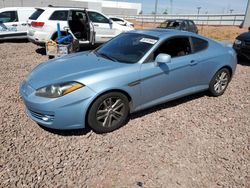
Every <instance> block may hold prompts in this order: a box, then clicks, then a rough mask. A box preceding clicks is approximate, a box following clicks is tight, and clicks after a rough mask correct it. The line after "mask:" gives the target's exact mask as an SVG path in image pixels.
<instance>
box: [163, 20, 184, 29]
mask: <svg viewBox="0 0 250 188" xmlns="http://www.w3.org/2000/svg"><path fill="white" fill-rule="evenodd" d="M180 24H181V22H179V21H166V22H164V23H161V25H160V28H177V27H179V26H180Z"/></svg>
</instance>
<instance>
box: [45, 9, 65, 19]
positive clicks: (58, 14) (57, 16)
mask: <svg viewBox="0 0 250 188" xmlns="http://www.w3.org/2000/svg"><path fill="white" fill-rule="evenodd" d="M68 14H69V12H68V11H67V10H63V11H62V10H60V11H55V12H53V14H52V15H51V16H50V18H49V20H60V21H66V20H68Z"/></svg>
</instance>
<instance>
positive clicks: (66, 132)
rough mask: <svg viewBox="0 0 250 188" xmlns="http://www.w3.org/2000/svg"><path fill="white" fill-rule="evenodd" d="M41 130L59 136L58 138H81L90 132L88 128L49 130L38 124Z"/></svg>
mask: <svg viewBox="0 0 250 188" xmlns="http://www.w3.org/2000/svg"><path fill="white" fill-rule="evenodd" d="M38 125H39V126H40V127H41V128H42V129H43V130H45V131H47V132H50V133H52V134H56V135H60V136H83V135H86V134H88V133H89V132H91V129H90V128H89V127H86V128H84V129H71V130H58V129H51V128H48V127H44V126H42V125H40V124H38Z"/></svg>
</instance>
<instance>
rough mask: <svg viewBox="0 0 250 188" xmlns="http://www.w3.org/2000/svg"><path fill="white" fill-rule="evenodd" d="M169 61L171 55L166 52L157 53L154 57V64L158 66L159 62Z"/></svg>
mask: <svg viewBox="0 0 250 188" xmlns="http://www.w3.org/2000/svg"><path fill="white" fill-rule="evenodd" d="M170 62H171V56H170V55H168V54H159V55H157V57H156V59H155V65H156V66H159V64H161V63H170Z"/></svg>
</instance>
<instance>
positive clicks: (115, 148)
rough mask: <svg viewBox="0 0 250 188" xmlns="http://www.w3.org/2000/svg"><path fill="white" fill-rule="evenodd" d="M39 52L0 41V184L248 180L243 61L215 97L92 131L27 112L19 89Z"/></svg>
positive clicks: (226, 183)
mask: <svg viewBox="0 0 250 188" xmlns="http://www.w3.org/2000/svg"><path fill="white" fill-rule="evenodd" d="M42 52H43V51H42V50H41V49H37V46H35V45H33V44H31V43H11V42H10V43H2V44H0V67H1V68H0V135H1V137H0V143H1V145H0V151H1V156H0V187H108V188H110V187H171V188H173V187H237V188H239V187H249V186H250V78H249V76H250V63H249V62H248V63H247V62H243V61H242V62H240V64H239V65H238V67H237V72H236V75H235V77H234V78H233V80H232V82H231V83H230V85H229V87H228V89H227V91H226V92H225V94H224V95H223V96H221V97H218V98H214V97H209V96H207V95H206V93H200V94H196V95H192V96H189V97H185V98H182V99H179V100H176V101H173V102H169V103H166V104H163V105H160V106H157V107H155V108H152V109H149V110H146V111H143V112H139V113H136V114H133V115H131V117H130V120H129V122H128V123H127V125H125V126H124V127H122V128H120V129H119V130H117V131H115V132H112V133H109V134H102V135H98V134H96V133H94V132H92V131H91V130H78V131H52V130H45V129H43V128H41V127H39V126H38V125H37V124H36V123H34V122H33V121H31V120H30V119H29V118H27V117H26V115H25V112H24V105H23V102H22V100H21V98H20V96H19V93H18V87H19V84H20V82H21V81H22V80H23V79H24V78H25V76H26V75H27V74H28V72H29V71H31V70H32V69H33V68H34V67H35V66H36V65H37V64H39V63H40V62H41V61H44V60H46V59H47V57H46V56H44V55H41V53H42Z"/></svg>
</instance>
